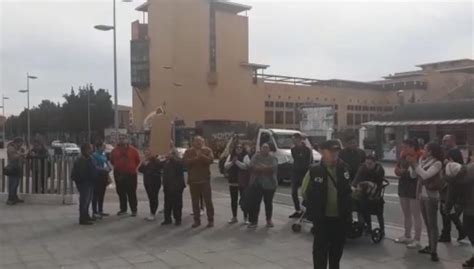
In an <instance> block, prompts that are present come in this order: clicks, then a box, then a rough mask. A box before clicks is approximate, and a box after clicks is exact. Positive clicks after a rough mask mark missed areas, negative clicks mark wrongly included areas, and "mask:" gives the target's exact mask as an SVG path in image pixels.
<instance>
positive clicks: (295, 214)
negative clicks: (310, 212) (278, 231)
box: [288, 211, 303, 219]
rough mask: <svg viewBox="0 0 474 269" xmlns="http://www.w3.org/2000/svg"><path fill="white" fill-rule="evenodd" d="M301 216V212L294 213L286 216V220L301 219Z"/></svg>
mask: <svg viewBox="0 0 474 269" xmlns="http://www.w3.org/2000/svg"><path fill="white" fill-rule="evenodd" d="M302 215H303V213H302V212H300V211H296V212H295V213H293V214H291V215H290V216H288V218H290V219H299V218H301V216H302Z"/></svg>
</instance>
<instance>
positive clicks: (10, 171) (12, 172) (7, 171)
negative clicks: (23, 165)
mask: <svg viewBox="0 0 474 269" xmlns="http://www.w3.org/2000/svg"><path fill="white" fill-rule="evenodd" d="M3 174H4V175H5V176H7V177H17V176H20V168H19V167H18V166H16V165H12V164H7V165H6V166H5V167H4V168H3Z"/></svg>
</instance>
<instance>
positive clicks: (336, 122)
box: [334, 112, 338, 126]
mask: <svg viewBox="0 0 474 269" xmlns="http://www.w3.org/2000/svg"><path fill="white" fill-rule="evenodd" d="M337 124H338V120H337V112H336V113H334V125H336V126H337Z"/></svg>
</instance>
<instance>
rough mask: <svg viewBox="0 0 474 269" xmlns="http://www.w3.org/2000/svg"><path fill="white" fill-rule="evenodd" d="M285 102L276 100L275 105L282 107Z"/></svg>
mask: <svg viewBox="0 0 474 269" xmlns="http://www.w3.org/2000/svg"><path fill="white" fill-rule="evenodd" d="M284 106H285V103H283V102H276V107H284Z"/></svg>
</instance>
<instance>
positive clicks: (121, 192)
mask: <svg viewBox="0 0 474 269" xmlns="http://www.w3.org/2000/svg"><path fill="white" fill-rule="evenodd" d="M114 178H115V186H116V190H117V194H118V196H119V200H120V211H123V212H126V211H127V202H128V203H129V204H130V209H131V211H132V212H137V175H136V174H134V175H133V174H124V173H120V172H114Z"/></svg>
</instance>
